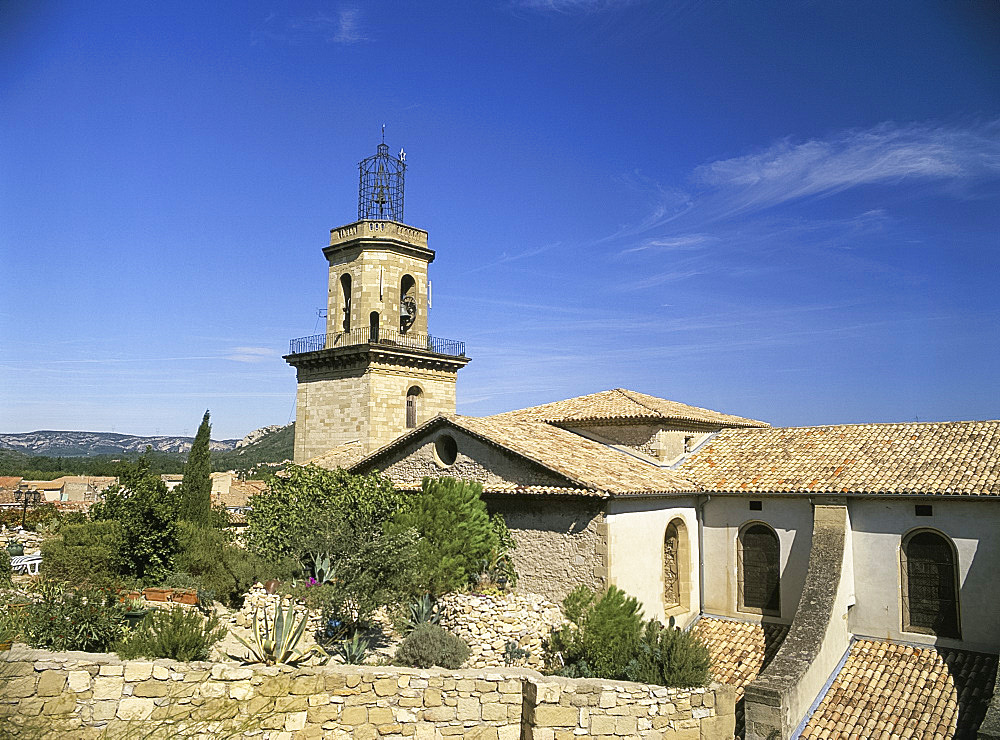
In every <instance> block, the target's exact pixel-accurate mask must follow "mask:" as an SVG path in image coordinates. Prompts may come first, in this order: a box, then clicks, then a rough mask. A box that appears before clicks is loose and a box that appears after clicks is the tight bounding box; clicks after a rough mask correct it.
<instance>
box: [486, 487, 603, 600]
mask: <svg viewBox="0 0 1000 740" xmlns="http://www.w3.org/2000/svg"><path fill="white" fill-rule="evenodd" d="M484 498H485V499H486V505H487V507H488V508H489V510H490V512H491V513H493V512H495V511H498V512H500V513H501V514H502V515H503V518H504V521H505V522H506V523H507V528H508V529H509V530H510V532H511V534H512V535H513V536H514V540H515V541H516V542H517V549H516V550H514V553H513V558H514V567H515V569H516V570H517V574H518V581H517V588H518V590H519V591H526V592H529V593H536V594H541V595H543V596H545V597H546V598H547V599H551V600H552V601H554V602H556V603H561V602H562V600H563V599H564V598H565V597H566V595H567V594H568V593H569V592H570V591H572V590H573V589H574V588H576V587H577V586H587V587H588V588H592V589H594V590H595V591H599V590H601V589H603V588H604V587H605V586H607V583H608V572H607V551H608V548H607V525H606V523H605V521H604V511H603V501H601V500H587V499H586V498H583V497H558V498H556V497H549V496H530V495H516V494H491V495H486V496H484Z"/></svg>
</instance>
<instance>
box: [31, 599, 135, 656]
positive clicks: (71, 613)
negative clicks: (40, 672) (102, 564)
mask: <svg viewBox="0 0 1000 740" xmlns="http://www.w3.org/2000/svg"><path fill="white" fill-rule="evenodd" d="M40 591H41V593H40V597H41V598H40V600H39V601H37V602H34V603H32V604H31V606H29V607H28V617H27V620H26V624H25V632H26V635H25V637H26V639H27V642H28V644H29V645H31V646H32V647H39V648H46V649H49V650H85V651H87V652H103V651H105V650H107V649H108V648H109V647H110V646H111V645H112V644H114V643H115V642H116V641H117V640H118V639H119V638H121V637H122V635H123V634H124V632H125V627H124V623H123V621H122V618H123V617H124V615H125V610H126V606H125V605H124V604H120V603H118V597H117V594H115V593H114V592H113V591H109V590H106V589H79V590H75V591H72V590H67V589H66V588H65V587H64V586H62V585H60V584H48V585H43V586H42V587H41V589H40Z"/></svg>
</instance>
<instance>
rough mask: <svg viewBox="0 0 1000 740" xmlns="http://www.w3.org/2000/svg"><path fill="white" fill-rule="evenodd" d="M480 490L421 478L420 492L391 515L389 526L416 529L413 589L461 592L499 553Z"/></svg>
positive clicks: (464, 483) (475, 486)
mask: <svg viewBox="0 0 1000 740" xmlns="http://www.w3.org/2000/svg"><path fill="white" fill-rule="evenodd" d="M482 492H483V487H482V485H480V484H479V483H475V482H472V481H457V480H455V479H454V478H433V479H432V478H424V482H423V487H422V490H421V492H420V493H419V494H418V495H417V496H416V497H415V499H414V500H413V501H411V502H409V505H408V506H407V507H406V508H405V509H403V510H402V511H400V513H399V514H397V515H396V517H395V518H394V521H393V526H394V527H395V528H397V529H400V530H406V529H413V530H416V532H417V534H418V535H419V536H420V539H419V540H418V541H417V581H416V585H417V586H418V587H419V588H420V589H421V590H424V591H429V592H430V593H432V594H442V593H446V592H448V591H453V590H455V589H458V588H461V587H463V586H465V585H467V584H468V583H469V581H470V580H471V579H472V578H473V577H474V576H476V575H478V574H479V572H480V568H481V565H482V563H483V561H484V560H487V559H488V557H489V554H490V552H491V551H492V550H498V549H499V543H498V542H497V537H496V533H495V532H494V530H493V526H492V525H491V524H490V518H489V515H488V514H487V512H486V504H484V503H483V500H482V498H481V494H482Z"/></svg>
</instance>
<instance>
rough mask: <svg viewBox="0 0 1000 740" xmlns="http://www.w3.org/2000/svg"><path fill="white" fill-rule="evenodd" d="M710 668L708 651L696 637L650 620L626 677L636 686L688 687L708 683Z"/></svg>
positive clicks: (710, 661) (710, 662)
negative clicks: (645, 684) (641, 684)
mask: <svg viewBox="0 0 1000 740" xmlns="http://www.w3.org/2000/svg"><path fill="white" fill-rule="evenodd" d="M711 667H712V659H711V657H710V656H709V653H708V648H707V647H705V644H704V643H703V642H702V641H701V640H700V639H698V636H697V635H695V634H694V633H692V632H682V631H681V630H677V629H673V628H672V627H664V626H663V625H662V624H660V623H659V622H657V621H655V620H651V621H650V622H648V623H647V624H646V629H645V630H644V631H643V635H642V640H641V641H640V642H639V645H638V649H637V652H636V656H635V657H634V658H633V659H632V660H631V661H630V662H629V664H628V666H627V667H626V670H625V676H626V678H628V680H630V681H638V682H639V683H652V684H658V685H660V686H677V687H683V688H687V687H690V686H704V685H705V684H707V683H708V681H709V679H710V670H711Z"/></svg>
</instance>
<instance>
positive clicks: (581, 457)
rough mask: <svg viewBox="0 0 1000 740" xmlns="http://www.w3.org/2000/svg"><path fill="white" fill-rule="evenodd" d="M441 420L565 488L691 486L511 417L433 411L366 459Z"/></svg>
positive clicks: (665, 489)
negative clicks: (546, 473)
mask: <svg viewBox="0 0 1000 740" xmlns="http://www.w3.org/2000/svg"><path fill="white" fill-rule="evenodd" d="M442 424H449V425H452V426H455V427H457V428H459V429H462V430H464V431H466V432H468V433H469V434H471V435H473V436H475V437H478V438H479V439H481V440H483V441H485V442H487V443H491V444H493V445H496V446H498V447H502V448H504V449H506V450H509V451H511V452H513V453H515V454H517V455H520V456H522V457H524V458H527V459H528V460H531V461H532V462H535V463H537V464H538V465H541V466H542V467H544V468H547V469H548V470H550V471H552V472H553V473H555V474H557V475H559V476H561V477H563V478H565V479H566V480H567V482H568V483H569V484H570V485H569V486H567V488H579V489H587V490H585V491H581V493H590V494H591V495H592V494H593V493H594V492H606V493H610V494H616V495H629V494H633V495H634V494H640V493H678V492H687V491H692V490H693V485H692V483H691V482H690V481H689V480H686V479H685V478H683V477H682V476H680V475H678V474H677V473H675V472H673V471H672V470H669V469H667V468H661V467H659V466H657V465H653V464H652V463H648V462H645V461H643V460H640V459H638V458H636V457H634V456H632V455H629V454H627V453H624V452H620V451H619V450H616V449H614V448H612V447H608V446H607V445H603V444H601V443H600V442H594V441H593V440H590V439H587V438H585V437H581V436H580V435H578V434H574V433H573V432H569V431H566V430H565V429H560V428H559V427H555V426H552V425H551V424H545V423H543V422H532V421H522V420H518V419H509V418H505V419H498V418H496V417H484V418H477V417H473V416H458V415H449V416H445V415H441V416H437V417H435V418H434V419H431V420H430V421H429V422H427V423H426V424H423V425H421V426H420V427H418V428H417V429H414V430H413V431H412V432H410V433H409V434H405V435H403V436H402V437H399V438H398V439H396V440H395V441H394V442H392V443H390V444H388V445H386V446H385V447H383V448H382V449H381V450H379V451H377V452H375V453H373V454H372V455H371V456H370V457H368V458H366V459H365V461H364V462H365V464H368V463H369V462H370V461H374V460H376V458H378V457H381V456H382V455H384V454H386V453H387V452H388V451H389V450H391V449H395V448H397V447H399V446H402V445H404V444H406V443H407V442H408V441H409V440H411V439H413V438H415V437H417V436H419V435H421V434H423V433H424V432H425V431H426V430H428V429H430V428H431V427H432V426H436V425H442Z"/></svg>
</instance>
